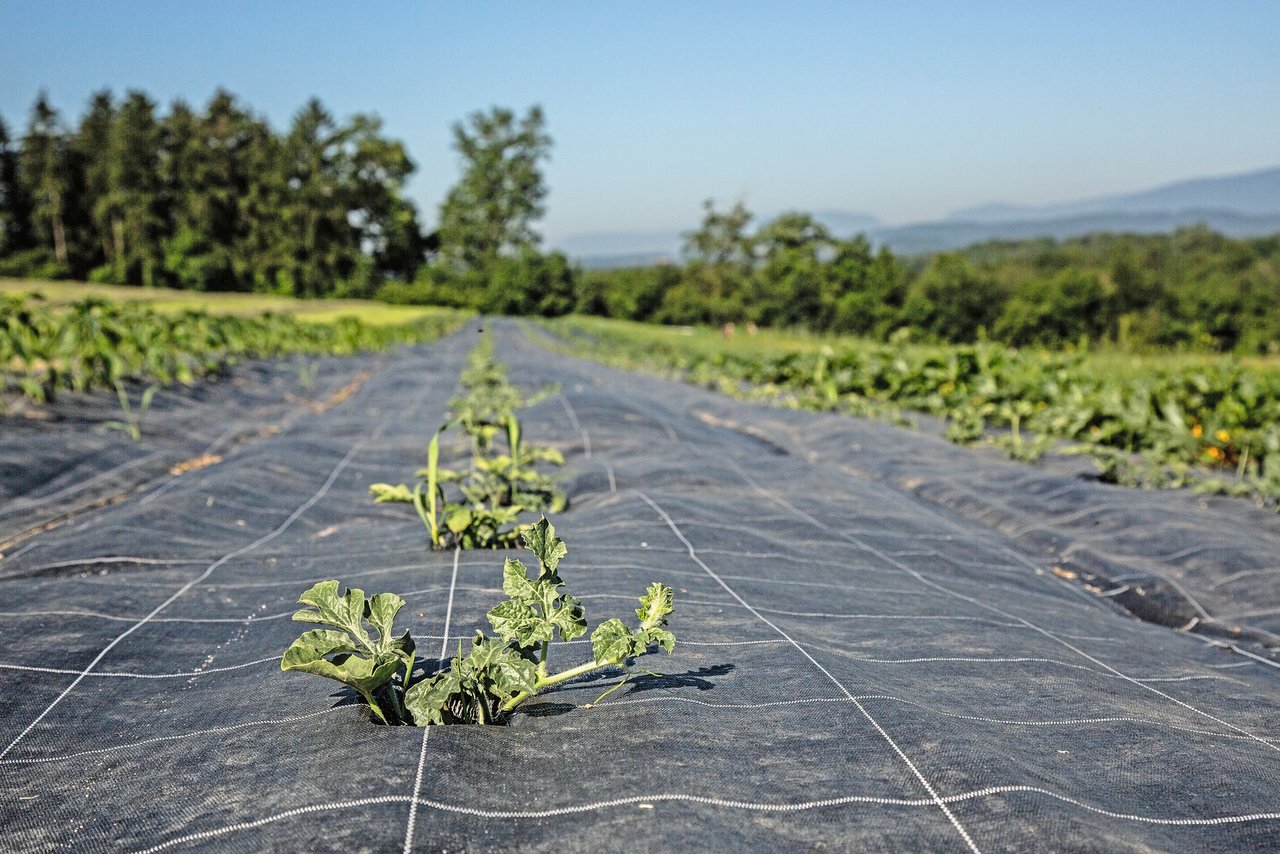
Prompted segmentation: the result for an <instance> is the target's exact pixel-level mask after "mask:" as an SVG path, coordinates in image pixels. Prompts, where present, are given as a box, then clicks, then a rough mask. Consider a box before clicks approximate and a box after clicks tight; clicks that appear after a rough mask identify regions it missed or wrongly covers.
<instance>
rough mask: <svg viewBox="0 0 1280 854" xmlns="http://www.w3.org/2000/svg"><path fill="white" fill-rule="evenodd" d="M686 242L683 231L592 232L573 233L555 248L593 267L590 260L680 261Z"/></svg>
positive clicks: (557, 243) (558, 242) (556, 244)
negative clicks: (639, 258) (650, 258)
mask: <svg viewBox="0 0 1280 854" xmlns="http://www.w3.org/2000/svg"><path fill="white" fill-rule="evenodd" d="M683 241H684V238H683V237H681V233H680V232H679V231H590V232H582V233H579V234H571V235H569V236H568V237H565V238H563V239H562V240H558V241H555V243H554V245H553V248H555V249H559V250H560V251H561V252H563V253H565V254H566V255H568V256H569V257H571V258H575V259H577V260H579V261H581V262H583V264H584V265H586V266H592V265H591V264H588V263H587V262H588V259H592V258H620V257H632V256H658V257H666V258H676V257H678V256H679V254H680V244H681V243H682V242H683ZM607 266H620V265H618V264H608V265H607Z"/></svg>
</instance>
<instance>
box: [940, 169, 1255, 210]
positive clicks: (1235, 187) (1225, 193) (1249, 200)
mask: <svg viewBox="0 0 1280 854" xmlns="http://www.w3.org/2000/svg"><path fill="white" fill-rule="evenodd" d="M1190 211H1230V212H1232V213H1236V214H1244V215H1247V216H1261V217H1266V216H1270V215H1274V214H1280V167H1276V168H1273V169H1262V170H1259V171H1257V172H1246V173H1244V174H1241V175H1225V176H1220V177H1216V178H1194V179H1191V180H1189V181H1178V182H1177V183H1174V184H1166V185H1164V186H1161V187H1156V188H1155V189H1154V190H1144V191H1142V192H1140V193H1128V194H1125V195H1118V196H1102V197H1099V198H1095V199H1084V200H1082V201H1076V202H1065V203H1060V204H1052V205H1035V206H1030V205H1009V204H989V205H981V206H979V207H975V208H966V209H964V210H959V211H956V212H955V213H953V214H951V215H950V216H948V217H946V221H949V222H955V221H960V222H969V223H974V222H1012V221H1023V220H1032V219H1053V220H1062V219H1066V218H1070V217H1082V216H1093V215H1108V214H1172V213H1177V212H1190Z"/></svg>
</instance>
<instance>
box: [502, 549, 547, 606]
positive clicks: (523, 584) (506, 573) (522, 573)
mask: <svg viewBox="0 0 1280 854" xmlns="http://www.w3.org/2000/svg"><path fill="white" fill-rule="evenodd" d="M502 592H503V593H505V594H507V595H508V596H510V597H511V598H512V599H516V600H519V601H521V602H525V603H528V604H530V605H532V604H533V603H534V602H536V601H538V589H537V587H536V586H535V585H534V582H532V581H530V580H529V570H528V569H527V568H526V567H525V565H524V564H523V563H521V562H520V561H519V560H517V559H516V558H511V557H509V558H507V560H506V562H505V563H503V565H502Z"/></svg>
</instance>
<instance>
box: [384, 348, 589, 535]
mask: <svg viewBox="0 0 1280 854" xmlns="http://www.w3.org/2000/svg"><path fill="white" fill-rule="evenodd" d="M486 342H489V339H488V338H486V339H484V341H482V343H481V344H480V345H479V346H477V347H476V349H475V350H474V351H473V352H472V355H471V366H470V367H469V368H468V369H467V370H466V371H464V372H463V385H464V387H466V388H467V389H468V393H467V394H466V395H464V396H462V397H460V398H457V399H455V400H453V401H452V402H451V404H450V406H451V408H452V410H453V413H454V418H453V420H451V421H449V422H448V423H446V424H445V425H444V426H442V427H440V429H438V430H436V432H435V433H434V434H433V435H432V437H431V441H430V442H429V443H428V444H427V465H426V467H425V468H423V469H419V470H418V471H417V472H415V476H416V477H417V478H418V481H417V483H415V485H414V487H413V488H412V489H410V488H409V487H408V486H406V485H405V484H395V485H393V484H389V483H374V484H371V485H370V486H369V491H370V493H372V495H373V500H374V502H375V503H378V504H385V503H393V502H400V503H405V504H412V505H413V508H414V510H416V511H417V513H418V517H419V518H420V519H422V524H423V525H424V526H425V527H426V529H427V533H428V535H429V536H430V538H431V544H432V545H433V546H435V547H437V548H444V547H448V546H460V547H461V548H465V549H471V548H511V547H514V546H515V545H516V544H517V543H518V542H519V537H520V534H521V533H522V532H523V531H524V530H525V529H526V528H527V527H528V526H527V525H518V524H515V523H516V522H517V519H518V517H519V515H520V513H522V512H525V511H529V512H534V511H550V512H553V513H555V512H559V511H561V510H563V509H564V508H565V506H566V505H567V500H566V498H565V495H564V493H563V492H561V491H560V490H559V489H558V488H557V487H556V485H555V483H554V482H553V481H552V480H551V478H550V477H548V476H547V475H545V474H543V473H541V472H539V471H538V470H537V469H536V468H534V466H535V465H536V464H538V463H551V464H553V465H563V464H564V457H563V455H561V453H560V452H559V451H557V450H555V449H554V448H548V447H542V446H538V445H532V444H529V443H527V442H525V441H524V436H523V433H524V431H523V427H522V425H521V423H520V419H519V418H518V417H517V416H516V414H515V409H516V408H518V407H519V406H521V405H523V401H524V398H523V395H522V394H521V392H520V391H519V389H517V388H515V387H514V386H512V385H510V384H509V383H508V382H507V380H506V376H505V373H504V372H503V370H502V368H501V366H500V365H497V364H496V363H494V362H493V361H492V359H491V358H489V356H488V349H487V347H486ZM488 346H491V343H489V345H488ZM545 392H546V390H544V392H543V393H545ZM538 397H541V393H540V395H539V396H538ZM454 426H457V427H459V428H461V429H462V431H463V432H465V433H466V434H467V437H468V439H469V440H470V447H471V454H472V456H471V463H470V466H469V467H468V468H467V469H465V470H453V469H445V468H441V467H440V437H441V435H442V434H443V433H444V432H445V431H446V430H448V429H449V428H451V427H454ZM499 435H502V436H505V438H506V445H507V452H506V453H505V454H500V453H497V452H496V450H495V445H496V444H497V443H496V439H497V437H498V436H499ZM446 484H452V485H453V486H454V487H455V488H456V493H457V494H456V495H455V497H453V498H449V497H447V496H446V493H445V488H444V487H445V485H446ZM508 526H512V527H508Z"/></svg>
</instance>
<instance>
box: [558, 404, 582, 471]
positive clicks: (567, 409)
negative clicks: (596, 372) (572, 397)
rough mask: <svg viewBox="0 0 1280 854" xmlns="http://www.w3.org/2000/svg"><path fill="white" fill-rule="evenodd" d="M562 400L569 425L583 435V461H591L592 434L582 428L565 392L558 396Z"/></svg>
mask: <svg viewBox="0 0 1280 854" xmlns="http://www.w3.org/2000/svg"><path fill="white" fill-rule="evenodd" d="M556 397H558V398H559V399H560V405H561V406H563V407H564V414H565V415H568V416H569V423H570V424H572V425H573V429H574V430H577V431H578V432H579V433H580V434H582V456H583V459H588V460H589V459H591V434H589V433H588V432H587V431H586V428H584V427H583V426H582V422H581V421H579V420H578V413H577V412H575V411H574V410H573V404H571V403H569V398H567V397H565V396H564V392H560V393H559V394H557V395H556Z"/></svg>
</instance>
